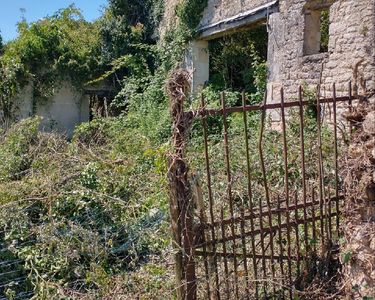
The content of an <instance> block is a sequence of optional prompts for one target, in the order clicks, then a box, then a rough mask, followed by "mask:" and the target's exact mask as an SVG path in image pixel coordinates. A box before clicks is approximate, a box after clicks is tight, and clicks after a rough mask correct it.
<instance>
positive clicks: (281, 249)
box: [277, 195, 285, 298]
mask: <svg viewBox="0 0 375 300" xmlns="http://www.w3.org/2000/svg"><path fill="white" fill-rule="evenodd" d="M277 224H278V226H279V251H280V255H279V256H280V257H283V256H284V247H283V232H282V228H281V225H282V220H281V203H280V196H279V195H277ZM279 263H280V271H281V281H282V284H283V286H285V272H284V262H283V260H282V259H279ZM284 297H285V295H284V290H283V298H284Z"/></svg>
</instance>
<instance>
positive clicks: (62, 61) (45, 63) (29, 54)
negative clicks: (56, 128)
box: [0, 5, 101, 114]
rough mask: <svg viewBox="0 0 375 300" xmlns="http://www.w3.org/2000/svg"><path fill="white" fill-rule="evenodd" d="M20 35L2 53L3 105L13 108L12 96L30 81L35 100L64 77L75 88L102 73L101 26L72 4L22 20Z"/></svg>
mask: <svg viewBox="0 0 375 300" xmlns="http://www.w3.org/2000/svg"><path fill="white" fill-rule="evenodd" d="M18 33H19V36H18V37H17V38H16V39H15V40H13V41H11V42H9V43H8V44H7V46H6V49H5V50H4V53H3V55H2V56H1V57H0V74H1V77H0V109H1V110H3V111H4V112H5V113H6V114H10V112H11V110H12V97H13V96H14V95H15V94H17V92H18V91H19V90H20V88H22V87H23V86H25V85H26V84H28V83H32V84H33V87H34V95H33V98H34V101H39V100H40V99H48V98H49V97H50V96H51V95H52V93H53V91H54V89H55V88H58V86H59V83H60V82H61V81H62V80H70V81H71V82H72V84H73V85H74V86H75V87H76V88H81V87H82V86H83V85H84V84H85V82H87V81H89V80H90V79H92V78H94V77H95V76H97V74H99V73H100V71H101V70H100V68H99V56H100V44H99V29H98V27H97V24H96V23H89V22H87V21H85V20H84V18H83V16H82V14H81V12H80V11H79V10H78V9H77V8H76V7H74V6H73V5H71V6H69V7H68V8H65V9H61V10H59V11H58V12H57V13H55V14H54V15H52V16H50V17H47V18H44V19H42V20H40V21H37V22H34V23H30V24H29V23H27V22H26V20H24V19H23V20H21V21H20V22H19V23H18Z"/></svg>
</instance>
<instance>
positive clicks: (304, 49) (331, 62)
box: [163, 0, 375, 101]
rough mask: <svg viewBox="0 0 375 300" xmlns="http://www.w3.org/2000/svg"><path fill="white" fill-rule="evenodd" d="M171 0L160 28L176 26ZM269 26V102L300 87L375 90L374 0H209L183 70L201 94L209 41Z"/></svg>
mask: <svg viewBox="0 0 375 300" xmlns="http://www.w3.org/2000/svg"><path fill="white" fill-rule="evenodd" d="M175 5H176V1H175V0H166V7H167V9H166V11H165V16H164V21H163V22H164V23H163V26H164V28H168V27H171V26H174V20H175V19H174V17H173V13H174V6H175ZM324 12H327V13H328V14H329V42H328V47H327V48H326V49H321V32H320V30H321V26H320V25H321V24H320V23H321V15H322V14H323V13H324ZM256 26H267V32H268V58H267V65H268V85H267V86H268V88H267V89H268V101H279V92H280V88H281V86H283V87H284V90H285V92H286V96H287V98H288V97H289V98H290V97H291V96H292V95H294V96H295V95H296V92H297V88H298V85H300V84H303V83H306V84H308V85H310V86H316V85H318V84H321V86H322V87H323V89H322V93H323V92H324V93H329V92H330V89H331V88H332V84H333V83H336V86H337V89H338V91H339V92H340V90H341V91H344V90H347V89H348V88H347V87H348V83H349V82H350V81H351V82H352V84H353V86H354V87H355V88H354V89H355V90H354V92H356V91H358V92H360V91H363V90H365V89H367V90H374V89H375V0H336V1H335V0H209V1H208V5H207V7H206V9H205V10H204V12H203V17H202V19H201V22H200V25H199V28H198V37H197V39H196V40H195V41H193V42H192V43H191V47H190V52H189V54H188V56H187V68H188V69H190V71H191V72H192V74H193V75H192V87H193V90H194V91H199V90H200V89H201V88H202V87H203V86H204V85H205V83H206V82H207V81H208V80H209V76H210V74H209V61H210V53H209V51H208V44H209V41H210V40H212V39H215V38H218V37H222V36H225V35H230V34H232V33H234V32H236V31H240V30H251V29H252V28H254V27H256Z"/></svg>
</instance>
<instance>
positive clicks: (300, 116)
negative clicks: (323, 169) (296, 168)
mask: <svg viewBox="0 0 375 300" xmlns="http://www.w3.org/2000/svg"><path fill="white" fill-rule="evenodd" d="M298 98H299V119H300V143H301V146H300V149H301V169H302V189H303V190H302V193H303V224H304V233H305V249H306V252H307V251H308V250H309V236H308V228H307V223H306V220H307V212H306V197H307V196H306V194H307V192H306V162H305V133H304V130H305V129H304V126H305V120H304V116H303V113H304V112H303V103H302V101H303V95H302V86H299V88H298Z"/></svg>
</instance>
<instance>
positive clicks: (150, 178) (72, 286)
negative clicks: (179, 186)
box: [0, 0, 278, 299]
mask: <svg viewBox="0 0 375 300" xmlns="http://www.w3.org/2000/svg"><path fill="white" fill-rule="evenodd" d="M162 4H163V1H161V0H147V1H130V0H110V1H109V2H108V7H107V9H106V10H105V11H104V13H103V16H102V17H101V18H100V19H99V20H97V21H96V22H94V23H89V22H86V21H85V20H84V19H83V17H82V15H81V14H80V12H79V11H78V10H77V9H76V8H75V7H73V6H71V7H68V8H67V9H63V10H61V11H59V12H57V13H56V14H54V15H53V16H50V17H47V18H45V19H43V20H41V21H38V22H36V23H31V24H28V23H27V22H26V21H25V20H22V21H21V22H20V23H19V25H18V26H19V37H18V38H17V39H16V40H14V41H11V42H9V43H7V44H6V45H5V48H4V54H3V55H2V56H1V57H0V75H1V76H0V102H1V104H0V105H1V106H0V110H2V111H3V112H4V116H11V115H12V113H13V111H14V109H16V107H14V101H13V100H14V96H15V95H17V93H18V92H19V91H20V90H21V89H22V88H23V87H24V86H26V85H27V84H30V83H31V84H32V85H33V86H34V100H35V101H48V100H49V99H50V96H51V95H52V93H53V92H54V91H55V89H57V88H58V87H59V85H60V84H61V82H62V81H64V80H68V81H71V82H72V83H74V85H75V86H76V88H77V89H80V88H82V87H83V86H85V84H93V83H96V82H103V81H104V82H106V84H109V85H110V86H111V87H112V88H113V89H114V90H115V91H116V97H115V99H114V101H113V102H112V104H111V105H112V107H113V108H115V109H116V110H117V111H118V110H120V111H121V112H122V113H121V114H120V115H119V116H117V117H113V118H108V119H100V118H97V119H94V121H92V122H90V123H87V124H82V125H81V126H79V127H78V128H77V129H76V131H75V135H74V137H73V139H72V141H70V142H68V141H66V140H64V139H63V138H62V137H60V136H59V135H58V134H54V133H50V134H47V133H40V132H38V127H39V124H40V121H41V120H40V119H39V118H30V119H27V120H24V121H21V122H20V123H17V124H14V125H13V126H11V127H10V129H8V130H6V131H2V132H1V133H0V134H1V137H0V160H1V161H2V162H3V164H2V165H1V166H0V260H1V262H4V264H2V263H0V274H8V272H12V270H13V269H15V271H16V272H14V273H12V274H8V275H7V277H6V280H3V278H0V282H2V283H3V284H0V286H1V287H0V294H1V295H3V294H4V295H6V296H7V297H8V298H9V299H17V297H18V295H20V294H22V293H26V294H27V295H35V297H36V298H37V299H76V298H85V299H98V298H105V299H119V298H121V297H123V298H125V299H137V298H140V299H165V298H173V295H174V291H173V276H172V275H171V273H172V270H171V266H170V263H171V262H170V261H169V258H170V255H171V252H172V251H171V247H170V240H169V232H168V219H167V207H168V206H167V191H166V176H165V175H166V172H167V162H166V154H167V152H168V140H169V136H170V120H169V113H168V102H167V97H166V93H165V89H164V85H165V80H166V79H167V77H168V74H169V72H170V71H171V70H172V69H173V68H174V67H176V66H177V65H178V64H179V63H180V62H181V59H182V57H183V54H184V53H185V50H186V47H187V43H188V42H189V40H191V38H192V37H194V35H195V34H196V27H197V25H198V23H199V20H200V16H201V14H202V11H203V9H204V8H205V6H206V4H207V1H183V2H182V3H181V4H180V5H179V6H178V7H177V9H176V11H177V15H178V17H179V19H180V22H179V23H178V24H179V25H178V26H176V27H175V28H172V29H171V30H170V31H169V32H167V33H166V36H165V39H164V40H159V39H158V31H157V27H158V24H159V21H160V19H161V15H162V12H163V5H162ZM264 38H265V36H264V33H263V32H262V31H261V29H260V31H259V32H257V31H256V32H254V33H252V34H250V36H248V35H239V36H238V37H233V38H232V40H233V41H234V43H230V44H227V43H226V40H223V41H221V42H218V43H217V44H216V45H214V46H213V47H212V49H211V50H212V51H213V52H214V53H217V54H218V55H217V56H216V57H215V59H214V61H213V65H212V70H213V73H214V76H213V77H212V78H213V80H212V85H211V86H209V87H208V88H207V89H206V90H205V91H204V93H205V94H206V96H207V99H208V102H209V105H211V106H217V105H218V102H217V91H218V90H219V89H227V90H231V92H232V93H231V94H230V95H228V102H230V103H231V104H236V103H237V102H238V90H242V89H245V90H246V92H247V94H248V96H249V97H250V98H251V101H253V102H254V103H256V102H259V101H260V99H262V96H263V93H264V90H265V80H266V68H265V50H264V47H263V48H261V47H260V46H259V45H261V43H262V42H263V41H264ZM257 39H258V40H257ZM223 49H224V50H225V51H222V50H223ZM243 52H246V54H245V55H243V56H240V57H238V53H243ZM219 54H220V55H219ZM236 57H237V58H236ZM231 59H233V60H234V61H233V66H234V67H235V68H237V67H239V66H240V65H243V64H244V63H245V62H246V63H245V64H244V66H245V67H244V68H242V69H241V72H239V73H240V76H237V75H236V76H237V77H236V76H234V72H232V73H230V72H231V70H232V69H231V68H228V65H227V63H226V61H229V60H231ZM232 71H233V70H232ZM234 81H235V82H238V84H232V82H234ZM217 121H218V120H212V122H217ZM230 122H231V130H233V132H235V131H236V130H239V129H238V128H239V127H238V126H237V125H238V122H239V120H236V119H233V120H230ZM250 122H256V116H254V117H253V119H251V121H250ZM217 124H218V127H217V128H215V127H213V128H214V129H213V134H214V135H216V136H219V135H220V134H221V131H220V130H221V127H220V125H219V122H217ZM236 124H237V125H236ZM194 130H198V129H193V137H192V139H193V142H195V143H196V144H195V145H198V142H199V140H198V139H199V138H198V137H197V136H194ZM195 132H196V131H195ZM194 139H195V140H194ZM219 141H220V140H219V138H217V139H216V144H215V147H220V142H219ZM196 150H197V151H198V150H199V151H200V150H201V149H196ZM275 151H276V150H275ZM277 151H278V150H277ZM13 262H17V264H16V265H17V268H13V265H12V263H13ZM9 263H10V264H11V265H9Z"/></svg>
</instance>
